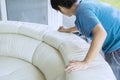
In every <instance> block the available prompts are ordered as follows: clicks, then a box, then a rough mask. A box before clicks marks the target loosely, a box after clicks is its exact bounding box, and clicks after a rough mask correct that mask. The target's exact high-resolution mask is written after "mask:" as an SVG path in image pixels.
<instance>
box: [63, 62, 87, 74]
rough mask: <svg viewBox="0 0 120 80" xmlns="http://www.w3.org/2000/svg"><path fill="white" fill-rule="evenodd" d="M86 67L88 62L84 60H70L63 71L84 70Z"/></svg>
mask: <svg viewBox="0 0 120 80" xmlns="http://www.w3.org/2000/svg"><path fill="white" fill-rule="evenodd" d="M87 68H88V64H87V63H86V62H85V61H78V60H72V61H70V64H69V65H68V66H67V67H66V69H65V71H67V72H71V71H78V70H84V69H87Z"/></svg>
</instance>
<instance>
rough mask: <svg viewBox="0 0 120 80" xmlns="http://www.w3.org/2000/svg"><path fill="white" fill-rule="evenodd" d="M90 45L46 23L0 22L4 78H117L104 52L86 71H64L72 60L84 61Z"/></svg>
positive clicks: (1, 76)
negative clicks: (55, 29) (103, 55)
mask: <svg viewBox="0 0 120 80" xmlns="http://www.w3.org/2000/svg"><path fill="white" fill-rule="evenodd" d="M89 46H90V45H89V44H88V43H86V42H85V41H84V40H83V39H82V38H80V37H78V36H76V35H74V34H72V33H60V32H57V31H54V30H52V29H50V27H49V26H46V25H41V24H35V23H26V22H15V21H6V22H0V80H116V79H115V76H114V75H113V72H112V70H111V68H110V67H109V65H108V64H107V63H106V61H105V60H104V59H103V57H102V56H101V55H98V56H97V58H96V59H95V60H94V61H93V62H92V63H91V64H90V67H89V68H88V69H86V70H79V71H76V72H71V73H66V72H65V71H64V69H65V66H66V65H68V64H69V61H70V60H73V59H75V60H83V59H84V57H85V56H86V54H87V51H88V49H89Z"/></svg>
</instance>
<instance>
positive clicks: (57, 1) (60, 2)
mask: <svg viewBox="0 0 120 80" xmlns="http://www.w3.org/2000/svg"><path fill="white" fill-rule="evenodd" d="M76 2H77V0H51V5H52V8H53V9H55V10H57V11H58V10H59V11H60V9H59V7H58V6H62V7H66V8H68V9H70V8H71V7H72V6H73V4H74V3H76Z"/></svg>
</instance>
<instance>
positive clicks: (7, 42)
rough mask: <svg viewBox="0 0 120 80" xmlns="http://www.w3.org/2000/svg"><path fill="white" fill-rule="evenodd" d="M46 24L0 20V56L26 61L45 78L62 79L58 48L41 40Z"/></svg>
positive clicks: (51, 79)
mask: <svg viewBox="0 0 120 80" xmlns="http://www.w3.org/2000/svg"><path fill="white" fill-rule="evenodd" d="M48 31H50V30H49V27H48V26H45V25H40V24H32V23H23V22H12V21H7V22H0V56H9V57H13V58H19V59H21V60H24V61H27V62H29V63H31V64H33V65H35V66H36V67H38V68H39V69H40V71H41V72H42V73H43V74H44V76H45V78H46V79H47V80H64V79H65V76H64V62H63V59H62V57H61V54H60V53H59V51H58V50H56V49H55V48H53V47H51V46H50V45H48V44H46V43H45V42H44V41H43V37H44V35H45V33H47V32H48Z"/></svg>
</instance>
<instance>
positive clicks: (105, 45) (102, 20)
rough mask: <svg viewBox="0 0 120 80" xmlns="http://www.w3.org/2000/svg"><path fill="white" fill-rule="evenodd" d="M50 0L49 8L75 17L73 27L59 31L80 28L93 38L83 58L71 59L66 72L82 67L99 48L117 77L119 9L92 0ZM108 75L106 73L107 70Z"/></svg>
mask: <svg viewBox="0 0 120 80" xmlns="http://www.w3.org/2000/svg"><path fill="white" fill-rule="evenodd" d="M77 2H78V1H77V0H51V5H52V7H53V8H54V9H55V10H57V11H60V12H61V13H62V14H64V15H67V16H72V15H75V16H76V21H75V24H76V26H75V27H72V28H69V29H67V28H64V27H60V28H59V29H58V31H60V32H71V31H74V30H79V31H80V32H81V33H82V34H83V35H85V36H86V37H88V38H90V39H91V40H92V42H91V46H90V49H89V51H88V53H87V55H86V58H85V59H84V60H83V61H77V60H72V61H70V64H69V65H68V66H67V67H66V69H65V70H66V71H67V72H71V71H76V70H80V69H85V68H86V66H87V65H88V64H89V63H90V62H92V61H93V60H94V59H95V57H96V56H97V55H98V53H99V52H100V50H101V49H102V50H103V52H104V54H105V59H106V61H107V62H108V63H109V64H110V66H111V68H112V70H113V72H114V74H115V76H116V78H117V80H120V11H119V10H117V9H115V8H113V7H112V6H110V5H108V4H104V3H99V2H95V1H80V2H79V4H78V3H77ZM108 74H109V73H108Z"/></svg>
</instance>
